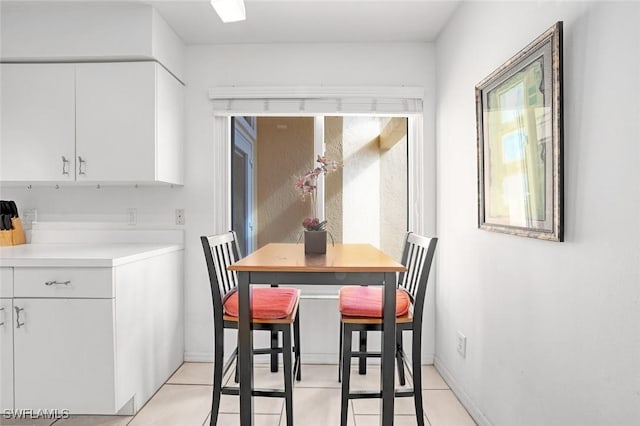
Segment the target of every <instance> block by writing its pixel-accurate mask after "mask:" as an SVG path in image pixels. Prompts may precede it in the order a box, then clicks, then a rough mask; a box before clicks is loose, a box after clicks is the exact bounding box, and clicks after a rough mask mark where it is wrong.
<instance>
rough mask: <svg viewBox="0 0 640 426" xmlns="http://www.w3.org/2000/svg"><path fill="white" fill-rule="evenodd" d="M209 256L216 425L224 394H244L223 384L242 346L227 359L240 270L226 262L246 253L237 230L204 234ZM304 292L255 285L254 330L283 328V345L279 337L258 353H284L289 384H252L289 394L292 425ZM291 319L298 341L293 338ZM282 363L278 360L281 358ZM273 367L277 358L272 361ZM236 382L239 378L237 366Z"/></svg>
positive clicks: (258, 392) (268, 392)
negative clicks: (227, 331)
mask: <svg viewBox="0 0 640 426" xmlns="http://www.w3.org/2000/svg"><path fill="white" fill-rule="evenodd" d="M200 240H201V242H202V247H203V249H204V256H205V259H206V261H207V269H208V271H209V283H210V286H211V297H212V300H213V325H214V333H215V348H214V361H213V398H212V402H211V423H210V424H211V425H212V426H214V425H216V423H217V421H218V412H219V410H220V399H221V397H222V395H239V389H238V387H232V386H223V385H222V379H223V377H224V376H225V374H226V373H227V372H228V371H229V369H230V368H231V366H232V365H233V361H234V360H235V359H237V356H238V348H237V346H236V348H235V350H234V351H233V353H232V354H231V356H230V357H229V359H228V360H227V361H226V362H225V360H224V330H225V329H237V328H238V317H237V311H236V312H231V311H233V310H234V309H237V297H238V295H237V291H236V288H237V274H236V273H235V272H232V271H229V270H228V269H227V268H228V267H229V265H231V264H233V263H234V262H236V261H237V260H239V259H240V258H241V255H240V248H239V246H238V242H237V238H236V234H235V232H233V231H230V232H227V233H224V234H220V235H213V236H208V237H207V236H202V237H200ZM270 296H278V297H279V299H286V300H285V303H283V307H279V306H278V303H277V302H276V303H261V302H267V301H268V302H271V301H272V300H271V299H267V298H269V297H270ZM299 300H300V292H299V290H295V289H291V288H289V289H285V288H268V287H267V288H264V287H261V288H256V289H253V290H252V304H253V306H254V309H253V318H252V320H251V329H252V330H266V331H269V332H271V334H272V336H273V335H275V336H277V333H282V346H278V345H277V339H275V340H274V339H273V337H272V338H271V347H270V348H266V349H254V354H255V355H262V354H271V355H272V361H273V359H274V358H273V356H274V354H275V357H276V358H275V359H276V361H277V354H279V353H282V359H283V370H284V390H278V389H253V390H252V394H253V395H254V396H261V397H279V398H284V399H285V412H286V416H287V426H293V374H295V376H296V380H297V381H300V378H301V369H300V367H301V365H300V315H299V311H298V304H299ZM234 302H235V305H234ZM260 305H263V306H264V305H268V308H267V309H268V311H263V312H259V311H257V310H256V306H260ZM291 325H293V333H294V340H295V345H292V342H291ZM292 352H294V353H295V363H294V365H293V366H292V360H291V353H292ZM276 365H277V364H276ZM272 371H273V362H272ZM235 382H236V383H237V382H238V375H237V369H236V375H235Z"/></svg>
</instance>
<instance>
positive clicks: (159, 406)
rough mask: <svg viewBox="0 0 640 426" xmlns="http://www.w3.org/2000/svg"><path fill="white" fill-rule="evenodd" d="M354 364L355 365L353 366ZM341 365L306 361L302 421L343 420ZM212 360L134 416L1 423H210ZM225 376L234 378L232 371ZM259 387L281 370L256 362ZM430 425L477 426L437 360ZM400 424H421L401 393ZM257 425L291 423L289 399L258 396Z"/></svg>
mask: <svg viewBox="0 0 640 426" xmlns="http://www.w3.org/2000/svg"><path fill="white" fill-rule="evenodd" d="M354 368H355V367H354ZM337 371H338V369H337V366H336V365H314V364H304V365H303V366H302V381H301V382H296V384H295V387H294V396H293V398H294V402H293V404H294V419H295V424H296V425H302V426H334V425H335V426H338V425H339V423H340V383H338V380H337ZM212 376H213V370H212V364H211V363H184V364H183V365H182V366H181V367H180V368H179V369H178V371H176V372H175V374H173V376H172V377H171V378H170V379H169V380H168V381H167V383H165V384H164V386H162V388H160V390H159V391H158V392H157V393H156V394H155V395H154V396H153V398H152V399H151V400H149V402H147V404H146V405H145V406H144V407H143V408H142V409H141V410H140V411H139V412H138V414H137V415H136V416H135V417H127V416H72V417H71V418H69V419H60V420H49V421H45V420H31V421H12V420H7V419H2V418H0V425H1V426H51V425H55V426H125V425H130V426H147V425H149V426H201V425H208V424H209V418H210V417H209V416H210V410H211V392H212V386H211V379H212ZM225 380H227V381H229V380H231V377H230V375H228V376H227V377H226V378H225ZM255 382H256V386H258V387H267V388H274V387H275V388H277V387H282V383H283V379H282V373H281V372H279V373H271V372H270V371H269V368H268V366H266V365H265V366H257V367H256V370H255ZM379 383H380V375H379V370H378V368H376V366H374V365H372V366H370V368H369V370H368V372H367V374H366V375H364V376H362V375H359V374H358V373H357V371H355V370H354V371H353V373H352V375H351V388H352V389H354V390H364V389H369V390H372V389H376V388H377V387H378V386H379ZM422 388H423V401H424V406H425V413H426V419H427V420H426V421H425V425H430V426H473V425H475V423H474V421H473V419H472V418H471V416H469V414H468V413H467V411H466V410H465V409H464V407H463V406H462V404H460V402H459V401H458V399H457V398H456V396H455V395H454V394H453V392H452V391H451V390H450V389H449V387H448V386H447V384H446V383H445V381H444V380H443V379H442V377H440V374H438V372H437V370H436V369H435V368H434V367H433V366H423V368H422ZM395 406H396V407H395V409H396V416H395V425H396V426H409V425H412V426H413V425H416V424H417V422H416V419H415V411H414V407H413V399H412V398H397V399H396V404H395ZM379 409H380V402H379V400H371V399H370V400H352V401H351V402H350V404H349V426H376V425H379V417H378V413H379ZM238 413H239V403H238V397H237V396H230V395H225V396H223V400H222V402H221V404H220V415H219V416H218V425H219V426H239V424H240V422H239V418H238ZM255 424H256V426H286V419H285V415H284V402H283V400H282V399H280V398H256V399H255Z"/></svg>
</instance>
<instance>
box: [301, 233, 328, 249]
mask: <svg viewBox="0 0 640 426" xmlns="http://www.w3.org/2000/svg"><path fill="white" fill-rule="evenodd" d="M326 252H327V231H304V254H325V253H326Z"/></svg>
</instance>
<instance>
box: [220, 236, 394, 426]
mask: <svg viewBox="0 0 640 426" xmlns="http://www.w3.org/2000/svg"><path fill="white" fill-rule="evenodd" d="M229 270H231V271H236V272H237V274H238V299H239V316H238V322H239V324H238V370H239V378H240V424H241V425H242V426H252V425H253V424H254V409H253V407H254V406H253V401H252V389H253V353H252V352H253V335H252V332H251V324H250V321H249V319H250V318H251V306H250V303H249V293H250V284H251V285H253V284H271V285H381V286H384V291H383V295H384V296H383V332H382V343H381V352H382V354H381V358H382V362H381V374H380V386H381V397H382V404H380V405H381V413H380V424H381V425H384V426H389V425H393V411H394V392H395V388H394V386H395V382H394V374H395V351H396V322H395V321H396V316H395V313H396V275H397V273H398V272H404V271H406V268H405V267H404V266H403V265H402V264H400V263H398V262H397V261H395V260H394V259H392V258H390V257H389V256H387V255H386V254H385V253H383V252H382V251H380V250H378V249H377V248H375V247H373V246H372V245H370V244H335V246H328V247H327V252H326V254H314V255H305V253H304V245H303V244H267V245H265V246H264V247H262V248H260V249H258V250H256V251H255V252H253V253H252V254H250V255H248V256H246V257H244V258H243V259H241V260H239V261H238V262H236V263H234V264H232V265H231V266H230V267H229ZM330 326H334V325H333V324H330ZM337 326H338V324H335V327H337ZM296 344H298V342H296Z"/></svg>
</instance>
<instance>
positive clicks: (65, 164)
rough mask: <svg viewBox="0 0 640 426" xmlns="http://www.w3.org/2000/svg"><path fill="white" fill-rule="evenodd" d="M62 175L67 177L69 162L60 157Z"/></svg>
mask: <svg viewBox="0 0 640 426" xmlns="http://www.w3.org/2000/svg"><path fill="white" fill-rule="evenodd" d="M62 174H63V175H69V160H67V159H66V158H65V156H64V155H63V156H62Z"/></svg>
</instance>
